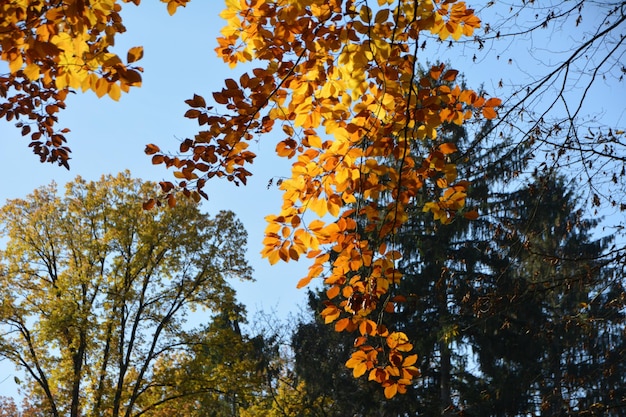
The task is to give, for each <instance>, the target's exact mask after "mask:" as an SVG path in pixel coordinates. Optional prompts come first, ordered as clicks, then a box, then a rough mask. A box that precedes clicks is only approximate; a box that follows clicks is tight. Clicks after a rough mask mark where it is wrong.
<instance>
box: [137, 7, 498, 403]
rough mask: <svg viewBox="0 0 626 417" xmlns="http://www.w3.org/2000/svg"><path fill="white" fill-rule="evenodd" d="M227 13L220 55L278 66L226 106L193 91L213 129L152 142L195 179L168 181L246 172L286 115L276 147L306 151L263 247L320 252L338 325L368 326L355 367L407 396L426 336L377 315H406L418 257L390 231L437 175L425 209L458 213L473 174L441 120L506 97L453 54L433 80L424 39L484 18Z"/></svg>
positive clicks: (489, 114)
mask: <svg viewBox="0 0 626 417" xmlns="http://www.w3.org/2000/svg"><path fill="white" fill-rule="evenodd" d="M221 17H222V18H223V19H224V20H225V21H226V26H225V27H224V28H223V29H222V31H221V34H222V36H221V37H220V38H219V39H218V44H219V46H218V47H217V48H216V52H217V54H218V56H219V57H221V58H222V59H223V60H224V62H226V63H228V64H229V65H230V66H235V65H237V64H238V63H243V62H249V61H254V62H257V63H264V66H260V67H257V68H255V69H253V70H251V71H248V72H246V73H244V74H243V75H242V76H241V77H240V78H239V80H235V79H227V80H225V86H224V88H223V89H222V90H221V91H217V92H215V93H213V99H214V100H215V102H216V103H217V104H218V105H219V106H220V108H222V109H224V111H223V113H220V112H218V111H217V110H213V107H211V106H207V104H206V100H205V99H204V98H202V97H200V96H197V95H196V96H194V98H193V99H190V100H188V101H187V104H189V106H190V107H191V110H189V111H187V113H186V117H188V118H190V119H195V120H197V122H198V124H199V125H200V126H206V130H203V131H201V132H199V133H198V134H197V135H196V136H195V138H193V139H187V140H185V141H183V143H182V144H181V146H180V152H181V154H183V155H185V156H182V157H181V156H170V155H167V154H163V153H161V152H160V151H159V150H158V148H157V147H155V146H154V145H151V146H150V147H149V148H148V149H147V153H149V154H151V155H153V162H154V163H155V164H161V163H163V164H165V165H166V166H167V167H168V168H174V169H175V172H174V175H175V177H176V178H178V179H180V180H181V181H179V182H178V183H177V184H173V183H171V182H165V183H163V184H162V186H163V189H164V191H165V192H166V193H172V192H174V191H175V190H176V189H177V188H179V189H182V191H183V193H185V194H186V195H191V196H197V195H204V194H203V191H202V188H203V186H204V184H205V181H206V180H208V179H210V178H212V177H223V178H226V179H228V180H229V181H233V182H235V183H236V184H240V183H242V184H245V183H246V180H247V177H248V176H249V175H251V173H250V172H249V171H248V169H247V165H248V164H250V163H251V162H252V161H253V160H254V158H255V154H254V153H253V152H251V151H249V150H248V143H249V141H250V140H252V139H253V138H254V137H255V136H256V135H261V134H264V133H267V132H269V131H271V130H273V128H274V126H275V125H279V126H280V128H281V131H282V132H283V134H284V135H285V136H284V139H282V140H281V141H279V142H278V144H277V145H276V153H277V154H278V155H279V156H281V157H285V158H289V159H292V160H293V162H292V168H291V175H290V176H289V177H288V178H286V179H284V180H282V181H281V182H280V185H279V188H280V190H281V191H282V193H283V203H282V207H281V209H280V212H279V213H278V214H275V215H269V216H267V217H266V220H267V223H268V224H267V228H266V231H265V239H264V241H263V244H264V249H263V250H262V255H263V256H264V257H266V258H267V259H268V260H269V262H270V263H272V264H274V263H276V262H279V261H283V262H288V261H289V260H299V259H300V258H302V257H306V258H308V259H310V260H312V264H311V266H310V268H309V273H308V275H307V276H306V277H304V278H302V279H301V280H300V281H299V283H298V287H303V286H306V285H307V284H308V283H309V282H311V280H313V279H315V278H323V280H324V283H325V284H326V285H327V287H328V291H327V295H328V301H327V305H326V308H325V309H324V310H323V311H322V316H323V318H324V321H325V322H326V323H327V324H331V323H335V324H334V326H335V329H336V330H337V331H358V332H359V333H360V336H359V338H358V339H357V341H358V343H357V345H356V346H355V347H356V351H355V353H354V355H353V357H352V358H351V359H350V360H349V361H348V363H347V366H348V367H350V368H352V369H353V372H354V375H355V377H358V376H361V375H363V374H365V373H366V372H368V371H369V374H368V375H369V378H370V379H372V380H375V381H377V382H379V383H380V384H382V385H383V386H384V387H385V395H387V397H393V396H394V395H395V394H396V393H403V392H405V390H406V386H407V385H408V384H410V382H411V380H412V378H414V377H415V376H416V375H418V373H419V372H418V370H417V369H416V368H415V367H414V366H413V364H414V363H415V360H416V358H417V357H416V356H415V355H410V354H408V352H409V351H410V350H411V348H412V346H411V344H410V343H408V341H405V339H406V336H405V335H403V334H402V333H395V332H391V333H389V332H388V331H387V329H386V328H385V327H384V326H383V325H381V324H379V323H377V322H374V321H372V320H369V319H368V317H369V316H370V315H371V314H372V313H373V312H375V311H383V312H388V313H390V312H393V310H394V303H393V302H392V301H391V300H389V296H388V293H389V289H390V288H391V287H393V286H394V285H396V284H397V283H398V282H399V281H400V280H401V279H402V277H401V274H400V273H399V272H398V270H397V268H396V261H397V260H398V259H400V257H401V256H402V255H401V254H400V253H398V251H396V250H395V249H394V248H393V247H392V246H393V245H389V246H388V245H385V244H381V242H386V241H393V239H392V237H393V235H394V234H395V233H396V231H397V230H398V228H399V227H400V226H401V225H402V224H403V223H405V222H406V221H407V219H408V215H407V209H408V208H409V206H411V205H414V204H416V197H417V193H418V191H419V190H420V189H421V188H422V187H423V186H424V185H425V184H429V187H431V188H433V189H435V190H438V191H437V192H436V193H435V194H434V195H436V197H435V198H433V200H432V201H430V202H427V203H426V204H424V206H423V209H424V211H429V212H432V213H433V216H434V218H435V219H437V220H439V221H441V222H442V223H449V222H451V221H453V220H454V219H455V217H456V216H457V213H459V211H460V210H461V209H462V208H463V207H464V204H465V196H466V191H467V187H468V185H469V183H468V182H467V181H463V180H459V179H457V170H456V166H455V164H454V163H453V158H452V156H453V155H454V154H455V153H456V152H457V149H456V147H455V146H454V145H453V144H450V143H440V141H439V140H438V136H437V131H438V129H440V128H441V126H442V125H443V124H446V123H454V124H457V125H461V124H463V123H465V122H467V121H468V120H469V119H472V118H473V117H475V116H480V117H484V118H488V119H490V118H494V117H496V116H497V113H496V110H495V108H496V107H497V106H499V105H500V100H499V99H496V98H490V99H486V98H485V97H482V96H481V95H479V94H478V93H476V92H474V91H472V90H466V89H463V88H461V87H460V86H459V85H455V84H454V82H455V79H456V77H457V74H458V71H456V70H453V69H448V68H446V67H445V66H444V65H443V64H439V65H436V66H434V67H432V68H431V69H430V71H428V72H427V73H426V74H425V75H424V76H421V77H420V76H418V51H419V42H418V41H419V36H420V34H421V33H430V34H432V35H435V36H438V37H439V38H440V39H442V40H446V39H450V38H451V39H453V40H457V39H459V38H460V37H461V36H471V35H472V33H473V31H474V29H475V28H477V27H479V25H480V20H479V19H478V18H477V17H476V16H475V15H474V13H473V11H472V10H471V9H468V8H467V7H466V5H465V3H464V2H460V1H454V0H424V1H419V2H416V1H415V0H400V1H387V0H379V1H378V6H377V7H374V8H372V7H369V6H367V5H365V4H359V5H356V4H355V3H353V2H352V1H344V0H330V1H329V0H287V1H281V2H275V1H272V0H227V1H226V8H225V10H224V11H223V12H222V13H221ZM417 140H419V141H426V142H428V143H430V144H432V146H431V152H430V153H429V154H427V155H420V154H416V151H415V149H417V147H413V146H411V143H412V142H413V141H417ZM475 216H476V213H475V212H468V213H466V214H465V217H467V218H473V217H475ZM383 356H384V358H383Z"/></svg>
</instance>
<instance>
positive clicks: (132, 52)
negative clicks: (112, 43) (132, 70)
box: [126, 46, 143, 64]
mask: <svg viewBox="0 0 626 417" xmlns="http://www.w3.org/2000/svg"><path fill="white" fill-rule="evenodd" d="M141 58H143V46H134V47H132V48H130V49H129V50H128V53H127V54H126V61H128V63H129V64H131V63H133V62H137V61H139V60H140V59H141Z"/></svg>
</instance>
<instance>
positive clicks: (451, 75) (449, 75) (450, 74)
mask: <svg viewBox="0 0 626 417" xmlns="http://www.w3.org/2000/svg"><path fill="white" fill-rule="evenodd" d="M458 73H459V72H458V71H457V70H454V69H451V70H448V71H446V72H445V74H443V77H442V80H444V81H454V80H455V79H456V76H457V75H458Z"/></svg>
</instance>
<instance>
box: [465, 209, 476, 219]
mask: <svg viewBox="0 0 626 417" xmlns="http://www.w3.org/2000/svg"><path fill="white" fill-rule="evenodd" d="M463 217H465V218H466V219H468V220H476V219H477V218H478V212H477V211H476V210H470V211H468V212H466V213H464V214H463Z"/></svg>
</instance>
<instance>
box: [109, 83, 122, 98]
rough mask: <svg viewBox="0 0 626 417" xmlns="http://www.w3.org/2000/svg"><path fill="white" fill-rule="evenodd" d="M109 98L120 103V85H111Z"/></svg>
mask: <svg viewBox="0 0 626 417" xmlns="http://www.w3.org/2000/svg"><path fill="white" fill-rule="evenodd" d="M109 97H111V98H112V99H113V100H115V101H118V100H119V99H120V97H122V90H121V89H120V86H119V84H117V83H112V84H109Z"/></svg>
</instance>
